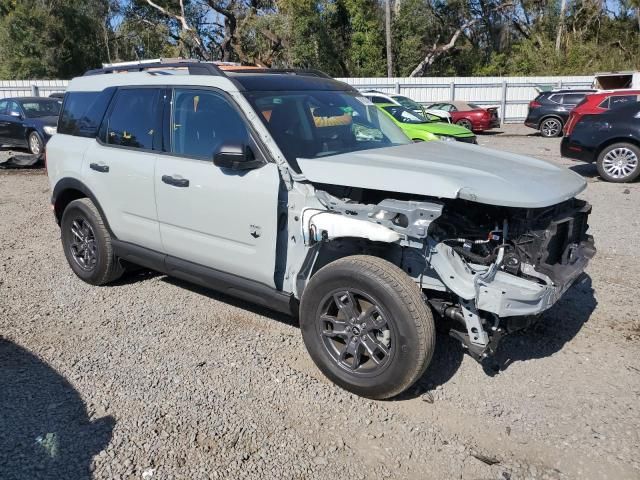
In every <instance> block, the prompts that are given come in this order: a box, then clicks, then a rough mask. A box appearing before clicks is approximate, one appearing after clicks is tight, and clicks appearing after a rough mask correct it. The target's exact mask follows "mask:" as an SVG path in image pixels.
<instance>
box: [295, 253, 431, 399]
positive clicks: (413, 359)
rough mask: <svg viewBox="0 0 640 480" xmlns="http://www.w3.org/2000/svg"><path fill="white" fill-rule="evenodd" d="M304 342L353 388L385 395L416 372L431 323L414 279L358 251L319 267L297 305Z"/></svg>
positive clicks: (423, 362) (332, 375) (426, 359)
mask: <svg viewBox="0 0 640 480" xmlns="http://www.w3.org/2000/svg"><path fill="white" fill-rule="evenodd" d="M300 327H301V329H302V337H303V339H304V343H305V345H306V347H307V350H308V351H309V354H310V355H311V358H312V359H313V361H314V362H315V363H316V365H317V366H318V368H319V369H320V370H321V371H322V372H323V373H324V374H325V375H326V376H327V377H328V378H329V379H330V380H331V381H333V382H334V383H336V384H337V385H339V386H340V387H342V388H344V389H345V390H349V391H350V392H353V393H355V394H357V395H360V396H363V397H367V398H372V399H386V398H390V397H394V396H396V395H398V394H400V393H401V392H403V391H404V390H406V389H407V388H409V387H410V386H411V385H412V384H413V383H414V382H415V381H416V380H418V379H419V378H420V377H421V376H422V374H423V373H424V371H425V370H426V368H427V366H428V365H429V363H430V361H431V357H432V356H433V351H434V349H435V327H434V322H433V317H432V315H431V311H430V309H429V307H428V306H427V305H426V303H425V300H424V297H423V295H422V292H421V291H420V288H419V287H418V285H416V283H415V282H414V281H413V280H411V279H410V278H409V277H408V276H407V274H406V273H405V272H403V271H402V270H401V269H400V268H398V267H397V266H395V265H393V264H391V263H389V262H387V261H386V260H383V259H381V258H377V257H372V256H367V255H355V256H350V257H345V258H342V259H339V260H336V261H335V262H332V263H330V264H328V265H327V266H325V267H323V268H322V269H320V270H319V271H318V272H317V273H316V274H315V275H314V276H313V277H312V278H311V281H310V282H309V284H308V286H307V287H306V289H305V291H304V294H303V297H302V303H301V305H300Z"/></svg>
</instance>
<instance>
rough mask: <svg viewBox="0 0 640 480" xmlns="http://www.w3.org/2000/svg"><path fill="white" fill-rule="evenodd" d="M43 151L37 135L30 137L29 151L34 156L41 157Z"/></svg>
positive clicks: (33, 134)
mask: <svg viewBox="0 0 640 480" xmlns="http://www.w3.org/2000/svg"><path fill="white" fill-rule="evenodd" d="M41 150H42V145H41V143H40V139H39V138H38V135H37V134H36V133H32V134H31V135H29V151H30V152H31V153H32V154H34V155H39V154H40V152H41Z"/></svg>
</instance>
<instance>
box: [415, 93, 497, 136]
mask: <svg viewBox="0 0 640 480" xmlns="http://www.w3.org/2000/svg"><path fill="white" fill-rule="evenodd" d="M427 108H433V109H437V110H444V111H446V112H449V113H450V114H451V122H452V123H456V124H458V125H460V126H461V127H465V128H467V129H469V130H471V131H473V132H483V131H485V130H489V129H491V128H494V127H499V126H500V118H499V117H498V109H497V108H495V107H491V108H482V107H480V106H478V105H476V104H475V103H469V102H464V101H458V100H456V101H453V102H441V103H434V104H433V105H429V106H428V107H427Z"/></svg>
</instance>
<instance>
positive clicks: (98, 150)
mask: <svg viewBox="0 0 640 480" xmlns="http://www.w3.org/2000/svg"><path fill="white" fill-rule="evenodd" d="M162 91H163V90H161V89H159V88H121V89H118V91H117V92H116V93H115V98H114V99H113V101H112V103H111V107H110V108H109V111H108V112H107V116H106V118H105V120H104V121H103V125H102V126H101V128H100V132H99V134H98V136H99V137H100V138H99V139H98V140H96V141H95V142H93V143H92V145H91V147H89V148H88V149H87V151H86V153H85V155H84V163H83V177H84V179H85V181H86V182H87V184H88V185H87V186H88V187H89V189H90V190H91V191H92V192H93V193H94V194H95V196H96V198H97V200H98V201H99V202H100V206H101V207H102V209H103V211H104V213H105V216H106V218H107V221H108V223H109V227H110V228H111V230H112V231H113V233H114V234H115V235H116V237H117V238H118V239H119V240H122V241H126V242H129V243H134V244H136V245H139V246H142V247H146V248H149V249H151V250H155V251H158V252H161V251H162V245H161V243H160V229H159V227H158V217H157V212H156V198H155V192H154V173H155V168H156V161H157V158H158V155H159V151H160V144H161V143H160V142H161V134H160V131H161V108H160V96H161V94H162Z"/></svg>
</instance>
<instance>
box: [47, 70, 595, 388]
mask: <svg viewBox="0 0 640 480" xmlns="http://www.w3.org/2000/svg"><path fill="white" fill-rule="evenodd" d="M122 72H126V74H124V73H122ZM47 161H48V175H49V179H50V184H51V189H52V192H53V193H52V204H53V208H54V212H55V217H56V219H57V221H58V223H59V224H60V227H61V237H62V246H63V249H64V253H65V255H66V258H67V260H68V262H69V265H70V266H71V269H72V270H73V271H74V272H75V274H76V275H77V276H79V277H80V278H81V279H82V280H84V281H85V282H88V283H90V284H93V285H104V284H106V283H109V282H112V281H114V280H115V279H117V278H118V277H119V276H120V275H121V274H122V273H123V271H124V269H125V268H126V267H127V266H128V265H131V264H135V265H139V266H143V267H146V268H150V269H153V270H157V271H159V272H163V273H165V274H167V275H171V276H174V277H178V278H181V279H185V280H187V281H189V282H194V283H197V284H201V285H204V286H207V287H211V288H214V289H216V290H219V291H222V292H225V293H227V294H229V295H233V296H237V297H240V298H243V299H246V300H248V301H250V302H255V303H257V304H261V305H264V306H267V307H269V308H272V309H275V310H280V311H285V312H290V313H293V314H298V315H299V318H300V326H301V330H302V336H303V339H304V342H305V345H306V347H307V349H308V351H309V354H310V355H311V357H312V358H313V360H314V361H315V363H316V364H317V365H318V367H319V368H320V369H321V370H322V372H324V374H325V375H326V376H327V377H329V378H330V379H331V380H332V381H334V382H335V383H337V384H338V385H340V386H341V387H343V388H345V389H348V390H350V391H352V392H355V393H356V394H358V395H362V396H365V397H369V398H378V399H381V398H389V397H392V396H395V395H397V394H399V393H400V392H402V391H404V390H405V389H407V388H408V387H409V386H410V385H412V384H413V383H414V382H415V381H416V380H417V379H418V378H419V377H420V376H421V375H422V374H423V372H424V371H425V369H426V368H427V366H428V365H429V362H430V360H431V357H432V354H433V351H434V346H435V339H436V337H435V328H434V326H435V325H434V317H435V318H436V320H437V322H438V323H442V324H445V323H446V325H447V328H448V329H449V331H450V333H451V335H453V336H454V337H456V338H457V339H459V340H460V341H461V343H462V345H463V346H464V348H465V349H466V350H467V351H468V352H469V353H470V354H471V355H472V356H473V357H474V358H475V359H477V360H480V361H483V360H484V359H487V358H490V357H491V355H492V353H493V352H494V351H495V349H496V346H497V345H498V342H499V340H500V338H501V337H502V336H504V335H505V334H507V333H510V332H512V331H514V330H516V329H518V328H522V327H523V326H526V325H527V324H528V323H529V320H530V319H531V318H532V317H535V316H537V315H538V314H540V313H541V312H544V311H545V310H547V309H548V308H549V307H551V306H552V305H553V304H554V303H555V302H556V301H557V300H558V299H559V298H560V296H561V295H562V294H563V293H564V292H565V291H566V290H567V289H568V288H569V287H570V286H571V285H572V284H573V283H574V281H575V280H576V279H577V278H578V277H579V276H580V275H581V274H582V272H583V271H584V269H585V267H586V265H587V263H588V261H589V259H590V258H591V257H592V256H593V255H594V253H595V249H594V246H593V239H592V237H591V236H589V235H587V233H586V232H587V228H588V226H587V218H588V215H589V212H590V209H591V207H590V206H589V205H588V204H587V203H586V202H584V201H582V200H578V199H576V198H575V196H576V195H577V194H578V193H580V192H581V191H582V190H583V189H584V188H585V185H586V184H585V182H584V180H583V179H582V178H581V177H580V176H578V175H577V174H575V173H573V172H571V171H569V170H566V169H564V168H561V167H558V166H556V165H553V164H551V163H548V162H546V161H542V160H536V159H533V158H528V157H523V156H517V155H512V154H508V153H504V152H498V151H493V150H490V149H486V148H481V147H477V146H475V145H466V144H460V143H458V142H442V141H434V142H425V143H413V142H411V141H410V140H409V139H408V138H407V137H406V136H405V135H404V134H403V133H402V131H401V130H400V129H399V128H398V127H397V126H396V125H394V123H393V122H392V121H391V120H390V119H389V118H387V116H386V115H384V114H383V113H382V112H380V111H379V110H378V109H377V108H375V106H374V105H373V104H372V103H371V102H370V101H368V100H367V99H366V98H364V97H363V96H362V95H361V94H359V93H358V92H357V91H356V90H354V89H353V88H351V87H350V86H348V85H346V84H344V83H340V82H338V81H335V80H332V79H330V78H328V77H327V76H326V75H323V74H321V73H318V72H313V71H273V72H270V71H262V70H258V69H256V70H240V69H238V70H237V71H234V69H232V68H228V67H227V68H226V69H225V70H223V69H221V68H219V67H217V66H216V65H214V64H211V63H204V62H203V63H200V62H195V61H172V62H166V61H165V62H163V61H157V62H155V63H141V64H133V65H120V66H108V67H106V68H103V69H99V70H96V71H90V72H87V74H85V75H84V76H82V77H79V78H76V79H73V80H72V81H71V82H70V84H69V88H68V90H67V93H66V94H65V98H64V104H63V108H62V112H61V115H60V119H59V124H58V134H57V135H56V136H54V137H53V139H52V140H51V141H50V142H49V144H48V146H47Z"/></svg>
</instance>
